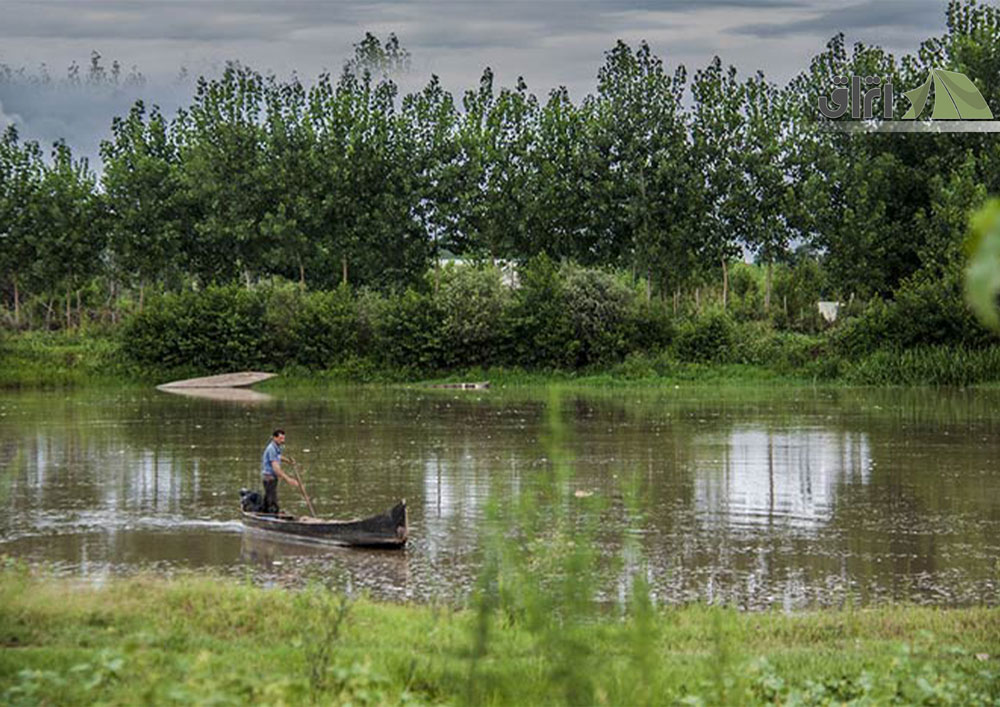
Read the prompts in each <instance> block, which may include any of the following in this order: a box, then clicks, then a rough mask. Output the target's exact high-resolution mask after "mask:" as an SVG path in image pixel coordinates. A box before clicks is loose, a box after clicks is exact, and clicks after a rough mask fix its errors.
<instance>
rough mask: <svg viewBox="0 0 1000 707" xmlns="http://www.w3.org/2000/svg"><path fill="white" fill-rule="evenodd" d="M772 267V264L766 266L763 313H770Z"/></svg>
mask: <svg viewBox="0 0 1000 707" xmlns="http://www.w3.org/2000/svg"><path fill="white" fill-rule="evenodd" d="M773 268H774V266H773V265H772V263H770V262H768V264H767V277H765V278H764V312H765V313H766V312H770V311H771V271H772V270H773Z"/></svg>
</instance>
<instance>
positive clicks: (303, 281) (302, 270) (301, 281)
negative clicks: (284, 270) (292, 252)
mask: <svg viewBox="0 0 1000 707" xmlns="http://www.w3.org/2000/svg"><path fill="white" fill-rule="evenodd" d="M299 284H300V285H301V286H302V289H303V290H304V289H305V288H306V268H305V266H304V265H303V264H302V258H299Z"/></svg>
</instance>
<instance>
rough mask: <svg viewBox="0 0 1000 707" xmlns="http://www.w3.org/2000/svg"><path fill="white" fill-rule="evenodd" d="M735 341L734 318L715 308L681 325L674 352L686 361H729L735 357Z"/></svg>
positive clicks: (675, 340)
mask: <svg viewBox="0 0 1000 707" xmlns="http://www.w3.org/2000/svg"><path fill="white" fill-rule="evenodd" d="M734 343H735V336H734V327H733V322H732V320H731V319H730V318H729V316H728V315H726V314H725V313H723V312H718V311H713V312H709V313H706V314H704V315H702V316H700V317H696V318H694V319H690V320H688V321H686V322H684V323H683V324H681V325H680V326H679V327H678V329H677V336H676V337H675V339H674V351H675V353H676V355H677V357H678V358H679V359H680V360H682V361H691V362H707V361H715V362H725V361H730V360H733V358H734Z"/></svg>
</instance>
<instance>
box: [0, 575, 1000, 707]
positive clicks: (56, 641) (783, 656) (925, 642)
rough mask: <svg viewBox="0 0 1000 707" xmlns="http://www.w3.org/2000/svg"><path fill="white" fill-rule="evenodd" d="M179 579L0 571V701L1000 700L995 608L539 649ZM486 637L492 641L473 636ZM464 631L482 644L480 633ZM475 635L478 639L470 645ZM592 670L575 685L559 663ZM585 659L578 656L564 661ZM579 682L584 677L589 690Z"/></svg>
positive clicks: (532, 639) (396, 616)
mask: <svg viewBox="0 0 1000 707" xmlns="http://www.w3.org/2000/svg"><path fill="white" fill-rule="evenodd" d="M479 618H480V615H479V614H477V613H476V612H474V611H469V610H462V609H455V608H450V607H442V606H432V605H431V606H428V605H394V604H385V603H375V602H372V601H368V600H364V599H361V600H353V601H348V600H346V599H345V598H344V597H342V596H339V595H336V594H332V593H330V592H328V591H326V590H323V589H321V588H318V587H313V588H309V589H306V590H298V591H293V590H285V589H262V588H258V587H254V586H251V585H249V584H246V583H239V582H236V581H234V580H230V579H221V578H215V577H211V576H205V575H192V576H188V577H182V578H179V579H172V580H165V579H158V578H154V577H138V578H132V579H120V580H111V581H108V582H106V583H102V584H101V585H99V586H95V585H87V584H81V583H79V582H76V581H72V580H68V579H64V578H63V579H58V578H54V577H51V576H46V575H45V574H44V573H39V572H37V571H30V570H28V569H26V568H24V567H23V566H21V565H18V564H15V563H11V562H8V563H7V566H6V567H5V568H4V569H3V570H2V571H0V644H2V645H3V650H0V701H2V702H4V703H5V704H11V705H17V704H70V705H71V704H93V703H98V702H99V703H106V704H130V705H131V704H143V703H146V704H174V703H178V704H181V703H183V704H190V703H198V704H247V703H260V704H307V703H319V704H346V703H350V704H360V705H363V704H401V703H420V704H438V703H443V704H468V703H484V704H518V705H526V704H561V703H565V702H570V701H574V696H575V697H576V698H578V699H579V698H580V697H581V696H587V697H586V700H585V701H587V702H588V703H596V704H615V705H621V704H672V703H682V704H721V703H726V704H759V703H776V704H832V703H841V702H847V701H851V700H855V701H856V702H855V703H856V704H890V703H892V702H894V701H895V702H899V703H905V704H996V703H997V701H998V700H1000V687H998V685H1000V682H998V680H1000V661H998V657H1000V655H998V654H1000V611H998V610H996V609H990V608H970V609H954V610H940V609H934V608H918V607H912V606H886V607H883V608H876V609H865V610H850V609H848V610H840V611H823V612H817V613H807V614H798V615H788V614H783V613H778V612H768V613H739V612H736V611H733V610H729V609H724V608H714V607H706V606H702V605H694V606H688V607H683V608H673V609H653V610H651V611H645V612H644V611H642V610H637V611H636V612H635V613H634V614H632V615H631V616H626V617H625V618H622V617H621V616H618V615H617V614H608V615H605V616H603V617H602V618H600V619H598V620H596V621H594V622H593V623H591V624H589V625H586V626H583V627H582V628H581V626H579V625H578V626H577V627H576V630H578V631H579V630H584V631H585V634H584V635H581V636H577V638H580V639H583V640H581V641H579V642H578V643H577V644H575V645H576V650H575V651H574V652H571V653H566V652H561V651H550V650H547V646H545V645H539V644H538V643H537V636H536V634H534V633H532V631H531V630H530V628H529V627H525V626H524V625H523V620H522V619H519V618H518V617H517V616H512V615H511V616H496V617H494V618H492V619H490V622H489V625H488V626H486V627H485V631H484V630H483V629H484V627H483V626H481V625H479V624H477V621H478V619H479ZM483 636H486V639H485V640H483ZM477 640H479V642H478V643H477ZM476 646H478V647H479V649H478V650H477V649H476ZM567 660H573V661H580V662H581V664H582V665H584V666H585V667H586V668H587V670H586V671H585V672H581V671H580V670H575V671H572V672H571V673H569V674H574V675H577V676H579V679H580V680H581V681H582V682H584V683H586V684H585V685H579V686H577V687H579V688H581V689H579V690H574V689H572V688H573V686H572V685H567V681H566V680H564V679H563V677H564V676H565V675H567V674H568V673H567V666H566V665H565V661H567ZM577 667H579V666H577ZM584 688H585V689H584Z"/></svg>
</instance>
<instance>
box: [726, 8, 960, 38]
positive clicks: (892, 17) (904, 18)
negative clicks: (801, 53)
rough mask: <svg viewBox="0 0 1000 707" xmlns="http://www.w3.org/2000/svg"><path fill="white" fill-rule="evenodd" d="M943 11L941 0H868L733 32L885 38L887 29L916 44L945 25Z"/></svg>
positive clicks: (752, 25) (748, 26) (760, 34)
mask: <svg viewBox="0 0 1000 707" xmlns="http://www.w3.org/2000/svg"><path fill="white" fill-rule="evenodd" d="M944 9H945V8H944V6H943V3H941V2H939V1H938V0H889V1H886V0H866V2H862V3H858V4H855V5H847V6H840V7H836V8H834V9H832V10H823V11H818V12H813V13H810V16H809V17H805V18H802V19H795V20H792V21H776V22H769V23H751V24H746V25H743V26H741V27H737V28H734V29H733V30H732V31H733V33H736V34H747V35H752V36H755V37H762V38H770V37H779V36H789V35H801V34H809V35H814V36H821V37H830V36H833V35H834V34H836V33H838V32H844V33H847V34H851V33H857V34H864V35H869V34H872V33H876V34H881V35H882V36H885V34H886V31H887V30H888V31H889V32H891V33H892V34H893V35H896V34H899V33H902V34H905V35H908V36H911V37H913V40H914V45H916V44H917V43H918V42H919V41H920V40H922V39H926V38H927V35H928V33H930V32H934V31H936V30H937V29H938V28H939V27H940V26H941V25H942V24H943V22H942V18H943V17H944Z"/></svg>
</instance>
